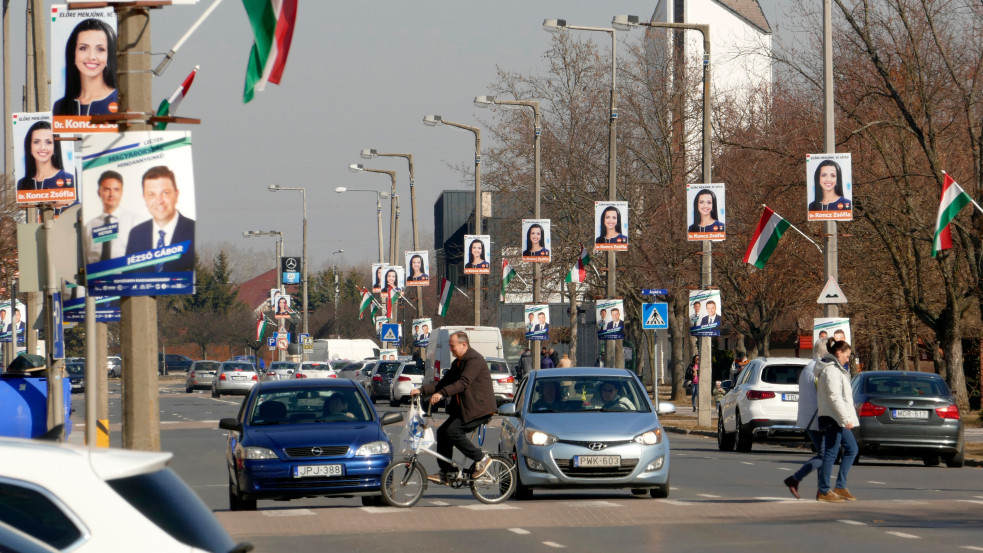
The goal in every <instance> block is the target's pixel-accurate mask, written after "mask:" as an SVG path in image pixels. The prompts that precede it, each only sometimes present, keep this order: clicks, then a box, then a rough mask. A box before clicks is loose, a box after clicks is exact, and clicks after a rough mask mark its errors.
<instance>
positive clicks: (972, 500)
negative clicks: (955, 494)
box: [957, 499, 983, 505]
mask: <svg viewBox="0 0 983 553" xmlns="http://www.w3.org/2000/svg"><path fill="white" fill-rule="evenodd" d="M957 501H962V502H963V503H976V504H978V505H983V501H980V500H978V499H957Z"/></svg>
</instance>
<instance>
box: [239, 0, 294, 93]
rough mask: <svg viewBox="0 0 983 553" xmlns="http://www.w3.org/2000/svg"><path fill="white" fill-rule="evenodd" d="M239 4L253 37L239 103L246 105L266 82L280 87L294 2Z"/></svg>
mask: <svg viewBox="0 0 983 553" xmlns="http://www.w3.org/2000/svg"><path fill="white" fill-rule="evenodd" d="M242 5H243V6H244V7H245V8H246V15H247V16H248V17H249V24H250V26H252V28H253V38H254V41H253V47H252V49H251V50H250V51H249V65H248V66H247V67H246V87H245V90H244V91H243V93H242V101H243V103H249V101H250V100H252V99H253V95H254V94H255V93H256V92H258V91H262V90H263V88H265V87H266V83H268V82H269V83H273V84H280V78H281V77H282V76H283V68H284V67H285V66H286V65H287V54H288V53H289V52H290V41H291V40H293V35H294V21H295V20H296V19H297V0H242Z"/></svg>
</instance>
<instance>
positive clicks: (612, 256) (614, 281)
mask: <svg viewBox="0 0 983 553" xmlns="http://www.w3.org/2000/svg"><path fill="white" fill-rule="evenodd" d="M608 33H609V34H610V35H611V116H610V122H609V128H610V132H609V136H608V200H611V201H615V200H617V199H618V186H617V179H618V88H617V79H616V75H617V57H616V56H617V50H616V48H617V45H618V41H617V33H616V32H615V30H614V29H610V30H609V31H608ZM607 280H608V289H607V297H608V298H615V297H617V295H618V258H617V255H616V252H614V251H609V252H608V279H607ZM623 342H624V341H623V340H608V345H609V346H610V347H609V348H608V350H607V355H606V357H607V359H608V363H607V365H608V366H609V367H617V368H624V366H625V353H624V347H623Z"/></svg>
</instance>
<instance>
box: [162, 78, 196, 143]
mask: <svg viewBox="0 0 983 553" xmlns="http://www.w3.org/2000/svg"><path fill="white" fill-rule="evenodd" d="M197 74H198V66H197V65H196V66H195V68H194V69H192V70H191V73H188V76H187V77H185V78H184V82H183V83H181V86H179V87H177V90H175V91H174V94H171V97H170V98H167V99H166V100H164V101H162V102H161V103H160V107H158V108H157V116H158V117H165V116H168V115H172V114H174V113H177V106H178V104H180V103H181V100H183V99H184V97H185V96H187V95H188V89H190V88H191V83H193V82H194V80H195V75H197ZM166 128H167V123H154V130H155V131H162V130H164V129H166Z"/></svg>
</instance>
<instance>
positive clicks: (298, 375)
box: [294, 373, 307, 378]
mask: <svg viewBox="0 0 983 553" xmlns="http://www.w3.org/2000/svg"><path fill="white" fill-rule="evenodd" d="M294 378H307V375H306V374H304V373H294Z"/></svg>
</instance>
